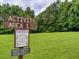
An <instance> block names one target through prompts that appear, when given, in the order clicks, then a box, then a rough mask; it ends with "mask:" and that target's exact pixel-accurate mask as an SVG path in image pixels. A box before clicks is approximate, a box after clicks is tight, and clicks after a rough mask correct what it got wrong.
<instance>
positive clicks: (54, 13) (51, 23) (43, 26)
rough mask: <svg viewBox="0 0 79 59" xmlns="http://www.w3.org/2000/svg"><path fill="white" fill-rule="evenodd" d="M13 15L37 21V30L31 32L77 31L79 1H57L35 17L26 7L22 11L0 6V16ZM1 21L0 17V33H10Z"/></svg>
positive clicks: (32, 11) (78, 24)
mask: <svg viewBox="0 0 79 59" xmlns="http://www.w3.org/2000/svg"><path fill="white" fill-rule="evenodd" d="M4 14H13V15H17V16H25V17H31V18H35V19H36V20H37V21H38V29H37V30H36V31H31V32H62V31H79V1H78V0H72V1H71V2H68V0H65V2H61V1H60V0H57V2H54V3H53V4H51V5H50V6H49V7H48V8H47V9H46V10H45V11H43V12H42V13H40V14H39V15H38V16H36V17H35V13H34V10H31V9H30V7H27V8H26V10H22V8H21V7H19V6H15V5H13V6H10V5H9V4H3V5H2V6H0V15H4ZM2 24H3V19H2V17H0V33H1V34H2V33H3V34H4V33H12V32H13V31H12V29H4V28H3V25H2Z"/></svg>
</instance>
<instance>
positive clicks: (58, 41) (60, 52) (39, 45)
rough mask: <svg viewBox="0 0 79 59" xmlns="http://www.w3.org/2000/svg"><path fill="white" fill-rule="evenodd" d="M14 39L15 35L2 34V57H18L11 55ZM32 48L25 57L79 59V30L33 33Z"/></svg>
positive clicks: (2, 58)
mask: <svg viewBox="0 0 79 59" xmlns="http://www.w3.org/2000/svg"><path fill="white" fill-rule="evenodd" d="M13 39H14V36H13V35H0V59H18V58H17V57H12V56H11V55H10V50H11V49H13V47H14V46H13ZM30 48H31V51H30V54H27V55H25V56H24V59H79V32H57V33H37V34H31V35H30Z"/></svg>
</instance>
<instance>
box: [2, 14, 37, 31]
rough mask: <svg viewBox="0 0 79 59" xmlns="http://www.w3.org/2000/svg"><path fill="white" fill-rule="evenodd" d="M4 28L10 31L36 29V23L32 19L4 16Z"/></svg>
mask: <svg viewBox="0 0 79 59" xmlns="http://www.w3.org/2000/svg"><path fill="white" fill-rule="evenodd" d="M3 18H4V27H5V28H12V29H29V30H36V29H37V21H36V20H34V19H32V18H26V17H18V16H11V15H5V16H4V17H3Z"/></svg>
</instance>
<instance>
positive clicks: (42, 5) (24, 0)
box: [0, 0, 64, 15]
mask: <svg viewBox="0 0 79 59" xmlns="http://www.w3.org/2000/svg"><path fill="white" fill-rule="evenodd" d="M61 1H64V0H61ZM53 2H56V0H0V5H2V4H3V3H9V4H10V5H19V6H20V7H22V8H23V9H24V10H25V9H26V7H28V6H29V7H30V8H31V9H32V10H34V11H35V15H38V14H39V13H41V12H42V11H44V10H45V9H46V8H47V7H48V6H49V5H50V4H52V3H53Z"/></svg>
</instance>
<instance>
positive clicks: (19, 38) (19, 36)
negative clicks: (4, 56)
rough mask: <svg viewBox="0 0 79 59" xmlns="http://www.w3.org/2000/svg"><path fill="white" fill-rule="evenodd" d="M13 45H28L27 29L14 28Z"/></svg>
mask: <svg viewBox="0 0 79 59" xmlns="http://www.w3.org/2000/svg"><path fill="white" fill-rule="evenodd" d="M14 44H15V47H26V46H27V47H28V46H29V30H15V41H14Z"/></svg>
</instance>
